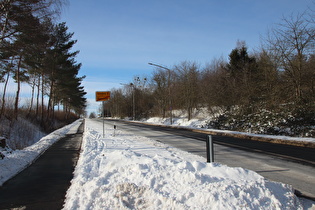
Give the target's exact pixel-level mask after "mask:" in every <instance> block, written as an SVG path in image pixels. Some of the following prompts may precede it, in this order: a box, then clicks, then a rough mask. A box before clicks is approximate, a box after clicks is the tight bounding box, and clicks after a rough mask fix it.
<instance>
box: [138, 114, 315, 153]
mask: <svg viewBox="0 0 315 210" xmlns="http://www.w3.org/2000/svg"><path fill="white" fill-rule="evenodd" d="M134 122H137V123H145V124H151V125H159V126H171V127H173V128H180V129H183V128H184V129H188V130H193V131H196V132H202V133H207V134H209V135H221V136H231V137H236V138H246V139H251V140H257V141H267V142H271V143H278V144H289V145H294V146H301V147H311V148H315V138H306V137H289V136H275V135H263V134H253V133H246V132H238V131H229V130H216V129H206V128H201V127H203V126H204V125H205V123H206V120H198V119H191V120H189V121H188V120H187V119H174V120H173V123H172V124H170V121H169V120H168V119H163V118H159V117H153V118H149V119H147V120H143V121H141V122H139V121H134Z"/></svg>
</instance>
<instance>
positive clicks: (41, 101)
mask: <svg viewBox="0 0 315 210" xmlns="http://www.w3.org/2000/svg"><path fill="white" fill-rule="evenodd" d="M65 3H66V2H64V1H63V0H2V1H1V2H0V8H1V10H0V11H1V12H0V30H1V32H0V81H1V82H2V83H3V84H4V85H3V86H4V88H3V92H2V95H1V99H0V106H1V107H0V118H2V117H6V118H12V119H17V117H18V116H19V111H20V110H21V109H20V107H21V104H20V93H21V89H22V88H23V87H24V86H23V85H22V84H28V85H29V87H31V99H30V101H29V104H28V106H27V108H26V109H27V110H24V112H27V115H30V114H32V115H35V116H36V118H37V119H39V120H40V121H41V122H45V121H49V120H53V119H54V118H55V113H56V110H55V109H56V106H58V107H59V106H60V105H61V106H62V110H63V112H64V113H65V117H66V118H67V117H69V116H70V115H71V114H72V113H75V114H77V115H81V114H84V111H85V108H86V98H85V94H86V92H85V91H84V89H83V86H82V84H81V83H82V80H83V79H84V76H83V77H79V76H78V72H79V70H80V68H81V63H77V61H76V55H77V54H78V53H79V51H72V48H73V46H74V45H75V44H76V42H77V41H76V40H73V39H72V37H73V33H70V32H68V27H67V26H66V23H58V22H56V19H57V17H58V15H59V14H60V11H61V8H62V6H63V5H64V4H65ZM12 79H13V80H14V82H15V84H16V94H15V96H14V98H15V99H14V102H13V104H14V105H13V107H9V106H10V104H9V101H7V100H8V97H7V92H8V82H9V80H12ZM11 106H12V105H11Z"/></svg>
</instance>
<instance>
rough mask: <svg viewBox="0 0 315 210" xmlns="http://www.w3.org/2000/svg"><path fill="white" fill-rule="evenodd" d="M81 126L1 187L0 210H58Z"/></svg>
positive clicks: (77, 148)
mask: <svg viewBox="0 0 315 210" xmlns="http://www.w3.org/2000/svg"><path fill="white" fill-rule="evenodd" d="M83 129H84V126H83V123H82V124H81V125H80V127H79V128H78V130H77V131H74V132H73V134H71V133H70V134H68V135H67V136H66V137H64V138H61V139H60V140H59V141H58V142H56V143H55V144H53V145H52V146H51V147H50V148H49V149H48V150H47V151H46V152H45V153H44V154H43V155H42V156H40V157H39V158H38V159H37V160H36V161H35V162H34V163H33V164H32V165H30V166H29V167H28V168H27V169H25V170H24V171H22V172H21V173H19V174H18V175H16V176H15V177H14V178H12V179H10V180H9V181H7V182H6V183H4V184H3V186H2V187H0V209H11V208H22V209H61V208H62V207H63V203H64V198H65V194H66V191H67V189H68V188H69V186H70V181H71V179H72V178H73V170H74V168H75V165H76V162H77V160H78V158H79V154H80V149H81V142H82V134H83Z"/></svg>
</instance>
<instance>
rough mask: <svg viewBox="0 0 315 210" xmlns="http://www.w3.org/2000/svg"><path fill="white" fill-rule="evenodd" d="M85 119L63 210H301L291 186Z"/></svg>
mask: <svg viewBox="0 0 315 210" xmlns="http://www.w3.org/2000/svg"><path fill="white" fill-rule="evenodd" d="M113 134H114V130H113V129H112V128H111V127H110V128H109V127H106V135H105V137H104V138H103V137H102V124H101V123H99V122H97V121H93V120H91V119H86V121H85V132H84V134H83V142H82V152H81V155H80V158H79V160H78V163H77V166H76V169H75V172H74V178H73V180H72V181H71V186H70V188H69V189H68V191H67V195H66V201H65V205H64V209H303V207H302V205H301V202H300V200H299V199H298V198H297V197H296V196H295V195H294V193H293V189H292V187H291V186H289V185H286V184H282V183H277V182H272V181H269V180H266V179H264V177H262V176H260V175H259V174H257V173H255V172H253V171H250V170H246V169H243V168H231V167H227V166H225V165H221V164H218V163H211V164H210V163H206V160H205V159H204V158H203V157H200V156H196V155H193V154H190V153H188V152H184V151H181V150H178V149H176V148H173V147H170V146H167V145H165V144H162V143H159V142H157V141H153V140H151V139H148V138H145V137H139V136H136V135H133V134H131V133H127V132H123V131H121V130H116V133H115V136H113Z"/></svg>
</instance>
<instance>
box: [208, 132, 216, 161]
mask: <svg viewBox="0 0 315 210" xmlns="http://www.w3.org/2000/svg"><path fill="white" fill-rule="evenodd" d="M206 143H207V163H212V162H214V149H213V141H212V136H211V135H208V138H207V141H206Z"/></svg>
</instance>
